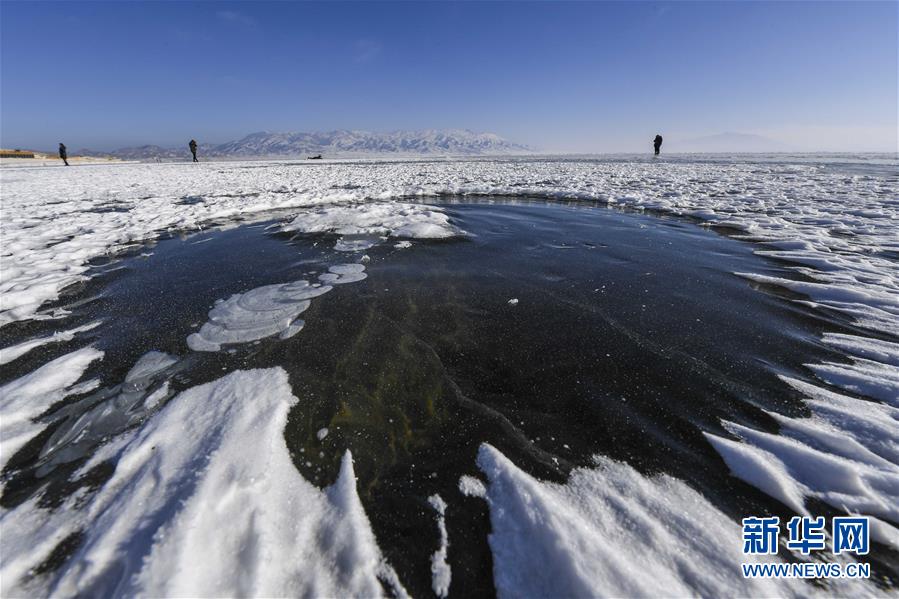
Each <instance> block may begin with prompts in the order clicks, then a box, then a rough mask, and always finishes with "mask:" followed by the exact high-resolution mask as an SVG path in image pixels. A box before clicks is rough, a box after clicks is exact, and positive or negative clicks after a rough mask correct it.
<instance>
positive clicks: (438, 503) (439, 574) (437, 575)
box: [428, 494, 453, 597]
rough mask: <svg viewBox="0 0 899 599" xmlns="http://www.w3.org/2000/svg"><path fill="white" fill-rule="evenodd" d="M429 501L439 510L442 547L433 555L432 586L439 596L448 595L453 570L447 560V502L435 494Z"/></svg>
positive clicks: (438, 528)
mask: <svg viewBox="0 0 899 599" xmlns="http://www.w3.org/2000/svg"><path fill="white" fill-rule="evenodd" d="M428 503H430V504H431V507H432V508H434V511H435V512H437V530H438V531H439V532H440V547H438V548H437V551H435V552H434V555H432V556H431V588H432V589H433V590H434V594H435V595H437V596H438V597H446V596H447V595H448V594H449V587H450V581H451V580H452V576H453V573H452V570H451V569H450V565H449V564H448V563H447V561H446V555H447V550H448V549H449V533H448V532H447V531H446V502H445V501H444V500H443V498H442V497H441V496H440V495H437V494H434V495H431V496H430V497H428Z"/></svg>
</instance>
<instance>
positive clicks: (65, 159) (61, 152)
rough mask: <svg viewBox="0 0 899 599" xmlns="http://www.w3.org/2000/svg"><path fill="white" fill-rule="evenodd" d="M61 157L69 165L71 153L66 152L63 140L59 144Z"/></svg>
mask: <svg viewBox="0 0 899 599" xmlns="http://www.w3.org/2000/svg"><path fill="white" fill-rule="evenodd" d="M59 157H60V158H62V161H63V162H65V163H66V166H69V155H68V154H67V153H66V145H65V144H64V143H62V142H60V144H59Z"/></svg>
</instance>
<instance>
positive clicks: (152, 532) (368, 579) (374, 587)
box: [0, 368, 406, 597]
mask: <svg viewBox="0 0 899 599" xmlns="http://www.w3.org/2000/svg"><path fill="white" fill-rule="evenodd" d="M297 401H298V400H297V399H296V398H295V397H294V396H293V395H292V393H291V390H290V386H289V384H288V380H287V374H286V373H285V372H284V371H283V370H281V369H280V368H274V369H268V370H253V371H236V372H233V373H231V374H228V375H226V376H225V377H223V378H221V379H218V380H216V381H213V382H211V383H208V384H205V385H201V386H199V387H194V388H192V389H189V390H187V391H185V392H183V393H181V394H180V395H178V396H177V397H175V398H174V399H172V400H171V401H170V402H169V403H168V404H167V405H166V406H165V407H164V408H163V409H162V410H161V411H160V412H158V413H157V414H156V415H155V416H154V417H153V418H151V419H150V420H149V421H147V423H146V424H145V425H144V426H143V427H142V428H141V429H140V430H139V432H138V433H137V434H135V435H134V436H133V437H131V438H129V439H128V440H127V442H126V443H125V444H124V445H123V446H122V447H121V448H120V450H119V454H118V459H117V464H116V469H115V473H114V474H113V476H112V478H111V479H110V480H108V481H107V482H106V483H105V484H104V485H103V486H102V487H101V488H100V489H99V490H98V491H97V492H96V494H95V495H94V496H93V497H91V498H90V499H89V501H85V500H84V498H83V497H81V498H78V499H79V500H78V501H75V500H74V498H73V500H70V501H67V502H66V503H65V504H64V505H63V506H62V507H60V508H57V509H56V510H55V511H52V512H49V513H48V512H47V511H46V510H45V509H43V508H40V507H38V506H37V505H36V503H34V502H27V503H25V504H22V505H20V506H18V507H17V508H15V509H14V510H12V511H6V512H4V513H3V514H2V516H0V518H2V524H3V525H4V528H3V531H4V551H3V554H2V556H0V560H2V565H0V568H2V569H0V574H2V576H0V579H2V594H3V595H4V596H17V595H25V594H40V595H47V594H52V595H56V596H75V595H85V596H86V595H89V596H155V597H175V596H182V597H183V596H192V597H212V596H259V597H261V596H268V597H274V596H277V597H286V596H290V597H300V596H331V597H336V596H365V597H374V596H381V595H382V594H383V587H382V585H381V581H384V582H385V583H386V584H387V586H388V588H390V587H394V588H392V589H391V591H392V592H393V593H395V594H396V595H398V596H405V595H406V593H405V590H404V589H403V588H402V586H401V585H399V583H398V579H397V577H396V573H395V572H393V570H392V568H390V566H389V565H388V564H387V563H386V562H385V561H384V558H383V556H382V555H381V552H380V549H379V548H378V545H377V542H376V540H375V537H374V534H373V532H372V530H371V527H370V525H369V522H368V518H367V517H366V515H365V512H364V510H363V508H362V505H361V503H360V501H359V497H358V495H357V492H356V482H355V477H354V474H353V462H352V458H351V456H350V455H349V452H347V454H346V455H345V456H344V458H343V462H342V465H341V468H340V474H339V476H338V479H337V481H336V482H335V483H334V485H333V486H332V487H330V488H329V489H327V490H326V491H321V490H319V489H318V488H316V487H315V486H313V485H312V484H310V483H309V482H307V481H306V480H304V479H303V478H302V477H301V476H300V474H299V473H298V472H297V470H296V468H295V467H294V465H293V463H292V461H291V458H290V455H289V452H288V450H287V446H286V444H285V442H284V438H283V433H284V426H285V424H286V422H287V414H288V411H289V409H290V407H291V406H292V405H294V404H296V402H297ZM247 448H252V451H248V450H247ZM7 525H8V526H7ZM79 530H80V531H82V534H83V538H82V541H81V543H80V544H79V546H78V549H77V550H76V552H75V553H74V555H73V556H72V557H71V558H70V559H68V560H67V561H66V562H65V563H64V564H63V566H62V567H61V568H60V570H58V572H57V574H56V575H55V576H54V577H53V578H52V579H50V580H47V579H40V578H39V579H31V578H30V577H29V576H27V572H28V569H29V568H30V567H33V566H35V565H37V564H39V563H40V562H41V561H43V559H45V558H46V557H47V555H48V553H49V552H50V550H51V549H52V548H53V547H54V546H55V545H56V543H58V542H59V541H60V540H62V539H64V538H66V537H67V536H69V535H71V534H72V533H74V532H76V531H79ZM198 556H202V557H201V558H200V559H198ZM34 585H43V586H37V587H36V586H34Z"/></svg>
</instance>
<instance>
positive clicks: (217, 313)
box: [187, 281, 331, 351]
mask: <svg viewBox="0 0 899 599" xmlns="http://www.w3.org/2000/svg"><path fill="white" fill-rule="evenodd" d="M329 291H331V287H329V286H327V285H323V286H319V287H316V286H313V285H310V284H309V282H308V281H294V282H293V283H285V284H282V285H266V286H265V287H257V288H256V289H252V290H250V291H247V292H246V293H237V294H234V295H232V296H231V297H229V298H228V299H227V300H224V301H222V302H219V303H218V304H216V305H215V307H213V308H212V310H210V311H209V321H208V322H207V323H206V324H204V325H203V326H202V327H201V328H200V331H199V332H197V333H193V334H191V335H190V336H188V338H187V345H188V347H190V348H191V349H192V350H194V351H219V350H220V349H221V346H222V345H223V344H226V343H247V342H250V341H256V340H257V339H264V338H265V337H271V336H272V335H279V334H280V335H281V338H282V339H286V338H288V337H290V336H291V335H295V334H296V333H297V332H299V330H300V329H301V328H302V327H303V323H302V321H299V322H296V318H297V317H298V316H299V315H300V314H302V313H303V312H304V311H305V310H306V309H307V308H308V307H309V304H310V302H309V300H310V299H311V298H314V297H317V296H319V295H322V294H324V293H327V292H329Z"/></svg>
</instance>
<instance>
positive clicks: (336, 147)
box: [78, 129, 533, 160]
mask: <svg viewBox="0 0 899 599" xmlns="http://www.w3.org/2000/svg"><path fill="white" fill-rule="evenodd" d="M187 141H189V140H185V142H184V146H183V147H177V148H163V147H161V146H154V145H146V146H136V147H130V148H120V149H118V150H115V151H112V152H94V151H91V150H79V151H78V154H81V155H86V156H91V155H94V156H96V155H107V156H108V155H111V156H115V157H116V158H121V159H124V160H148V159H150V160H152V159H156V158H159V159H178V158H189V157H190V153H189V151H188V149H187ZM532 151H533V150H531V149H530V148H528V147H526V146H523V145H520V144H516V143H513V142H510V141H508V140H506V139H503V138H502V137H500V136H498V135H496V134H494V133H475V132H473V131H468V130H465V129H441V130H434V129H429V130H425V131H393V132H390V133H374V132H370V131H328V132H320V133H305V132H290V133H272V132H269V131H260V132H258V133H251V134H249V135H247V136H246V137H244V138H242V139H239V140H236V141H229V142H226V143H223V144H218V145H210V144H203V143H200V146H199V150H198V152H197V153H198V154H199V155H200V156H201V157H202V156H205V157H215V158H258V157H281V158H297V157H303V158H305V157H307V156H316V155H319V154H321V155H322V156H323V157H325V158H328V157H353V156H364V155H378V154H398V155H410V154H412V155H432V156H446V155H466V156H472V155H482V154H488V155H489V154H523V153H528V152H532Z"/></svg>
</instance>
